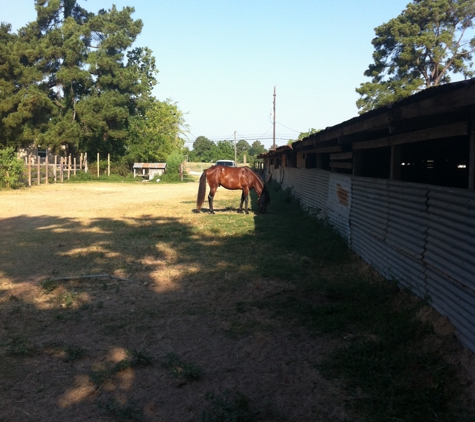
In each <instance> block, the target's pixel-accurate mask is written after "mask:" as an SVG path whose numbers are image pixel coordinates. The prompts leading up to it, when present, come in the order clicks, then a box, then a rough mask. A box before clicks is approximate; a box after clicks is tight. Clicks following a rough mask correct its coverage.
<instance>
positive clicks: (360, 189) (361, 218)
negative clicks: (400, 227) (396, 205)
mask: <svg viewBox="0 0 475 422" xmlns="http://www.w3.org/2000/svg"><path fill="white" fill-rule="evenodd" d="M387 185H388V182H387V180H379V179H368V178H357V177H355V178H353V186H352V204H351V212H350V224H351V226H357V227H359V228H361V229H362V230H364V231H366V232H367V233H369V234H370V235H371V236H373V237H374V238H376V239H379V240H384V239H385V238H386V230H387V225H388V214H389V200H388V186H387Z"/></svg>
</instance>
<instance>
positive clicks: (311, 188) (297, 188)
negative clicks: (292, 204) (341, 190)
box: [282, 167, 329, 216]
mask: <svg viewBox="0 0 475 422" xmlns="http://www.w3.org/2000/svg"><path fill="white" fill-rule="evenodd" d="M328 177H329V172H326V171H322V170H317V169H296V168H291V167H285V168H284V177H283V182H282V187H284V188H291V189H292V192H293V194H294V195H295V196H296V197H297V198H299V199H300V201H301V203H302V205H303V206H304V207H306V208H314V209H315V210H320V211H321V214H320V215H322V216H325V215H326V202H327V196H328Z"/></svg>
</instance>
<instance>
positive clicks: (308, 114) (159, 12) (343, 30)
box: [0, 0, 409, 147]
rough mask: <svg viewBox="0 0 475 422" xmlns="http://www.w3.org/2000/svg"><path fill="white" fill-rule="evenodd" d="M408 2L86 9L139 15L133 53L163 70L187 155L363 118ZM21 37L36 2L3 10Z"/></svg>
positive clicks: (95, 5)
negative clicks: (391, 29)
mask: <svg viewBox="0 0 475 422" xmlns="http://www.w3.org/2000/svg"><path fill="white" fill-rule="evenodd" d="M407 3H409V0H391V1H387V0H360V1H358V2H355V1H354V0H333V1H330V0H292V1H290V0H279V1H275V0H273V1H270V0H239V1H232V0H224V1H223V0H201V1H196V0H195V1H192V0H166V1H165V0H142V1H137V0H135V1H131V0H116V1H107V0H89V1H84V0H79V4H80V5H81V6H82V7H84V8H86V9H87V10H89V11H92V12H97V11H98V10H99V9H101V8H105V9H108V8H110V7H111V5H112V4H115V5H116V6H117V7H118V8H119V9H122V8H123V7H125V6H133V7H134V8H135V13H134V15H133V17H134V18H135V19H141V20H142V21H143V23H144V28H143V31H142V34H141V35H140V36H139V37H138V39H137V41H136V43H135V46H148V47H150V48H151V49H152V51H153V52H154V55H155V57H156V61H157V67H158V69H159V71H160V73H159V74H158V81H159V84H158V86H157V87H156V88H155V92H154V93H155V96H156V97H157V98H158V99H160V100H164V99H167V98H169V99H172V100H173V101H176V102H177V103H178V107H179V108H180V109H181V110H182V111H183V112H184V113H185V118H186V122H187V124H188V125H189V134H188V135H187V136H188V140H189V143H187V146H189V147H191V146H192V143H193V141H194V140H195V139H196V137H198V136H200V135H203V136H206V137H208V138H210V139H212V140H223V139H233V138H234V131H236V132H237V139H246V140H247V141H248V142H250V143H252V142H253V141H255V140H260V141H261V142H262V143H263V144H264V145H265V146H266V147H270V146H271V145H272V116H271V111H272V104H273V91H274V86H275V87H276V91H277V96H276V121H277V124H276V138H277V140H276V144H277V145H284V144H286V143H287V140H288V139H296V138H297V136H298V134H299V132H304V131H307V130H308V129H309V128H316V129H323V128H325V127H327V126H333V125H336V124H338V123H341V122H343V121H345V120H348V119H351V118H353V117H355V116H357V115H358V110H357V108H356V105H355V102H356V100H357V99H358V95H357V94H356V92H355V88H356V87H358V86H359V85H360V84H361V83H362V82H366V81H368V78H366V77H364V76H363V72H364V71H365V70H366V68H367V67H368V65H369V64H370V63H371V62H372V58H371V55H372V53H373V47H372V44H371V40H372V39H373V37H374V28H375V27H377V26H379V25H381V24H382V23H384V22H387V21H388V20H390V19H391V18H393V17H396V16H397V15H398V14H399V13H400V12H401V11H402V10H403V9H404V8H405V6H406V5H407ZM0 10H1V17H0V20H1V21H4V22H8V23H11V24H12V26H13V28H14V29H15V30H16V29H18V28H20V27H21V26H23V25H25V24H26V23H27V22H30V21H32V20H34V19H35V10H34V1H33V0H14V1H12V0H0Z"/></svg>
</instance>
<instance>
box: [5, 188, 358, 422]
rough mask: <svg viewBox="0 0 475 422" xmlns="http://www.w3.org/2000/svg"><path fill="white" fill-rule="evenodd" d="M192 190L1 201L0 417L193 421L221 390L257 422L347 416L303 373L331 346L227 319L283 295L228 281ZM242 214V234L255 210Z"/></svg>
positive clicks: (8, 196) (261, 322)
mask: <svg viewBox="0 0 475 422" xmlns="http://www.w3.org/2000/svg"><path fill="white" fill-rule="evenodd" d="M196 191H197V184H195V183H188V184H185V185H179V186H177V185H163V186H151V185H149V184H145V183H144V184H142V185H127V184H99V183H98V184H82V185H81V184H77V185H76V184H62V185H60V184H58V185H49V186H41V187H34V188H31V189H28V190H19V191H11V192H8V191H2V192H0V421H23V420H25V421H27V420H28V421H29V420H32V421H85V420H92V421H96V420H116V419H120V418H122V419H124V418H131V419H134V418H135V419H139V418H140V417H142V418H143V419H144V420H150V421H167V422H168V421H169V422H173V421H197V420H200V419H201V417H202V416H201V415H202V412H203V410H206V409H210V408H213V406H214V408H215V409H216V408H219V403H217V402H216V401H215V402H213V401H212V400H210V399H209V398H208V399H207V396H206V395H207V393H210V392H212V393H214V394H215V395H221V394H224V393H225V392H226V391H230V392H234V393H236V392H239V393H242V394H243V395H245V396H246V397H248V398H249V405H250V407H251V409H253V412H255V414H256V415H257V416H258V419H259V420H264V421H265V420H268V421H279V420H285V421H302V422H305V421H343V420H345V418H347V417H349V416H348V415H347V414H346V413H345V410H344V406H343V402H344V400H345V398H344V396H343V395H342V394H341V390H340V386H339V385H338V384H335V383H331V382H329V381H326V380H325V379H322V377H321V376H320V375H319V373H318V371H317V370H316V369H315V367H314V364H315V362H318V361H319V360H320V359H321V357H322V356H324V355H326V354H327V353H328V352H329V351H330V350H332V349H333V348H334V347H335V344H334V343H333V341H334V340H330V339H326V338H313V337H310V336H309V335H308V334H307V333H306V332H305V330H304V329H303V328H302V329H295V330H289V329H287V328H282V327H280V326H278V321H275V320H273V319H271V318H269V317H268V315H267V314H266V313H264V312H263V311H260V310H259V309H253V310H251V311H248V312H245V313H239V312H237V311H236V303H239V302H240V301H246V300H253V299H259V298H261V297H265V296H267V295H269V294H272V292H278V291H279V289H282V286H281V285H280V284H279V282H278V281H272V280H259V279H255V280H243V279H240V278H239V274H237V273H230V272H227V271H226V265H227V263H226V262H221V261H220V257H219V253H218V249H216V248H215V247H214V246H216V244H217V243H219V237H218V235H217V237H216V238H215V239H213V237H210V236H208V237H207V238H206V239H202V238H200V236H199V229H200V227H201V226H202V225H203V221H204V220H203V219H205V218H210V217H211V218H212V216H208V215H206V214H204V213H201V214H195V213H193V212H192V210H193V209H194V207H195V198H196ZM239 194H240V193H236V192H228V191H224V190H220V191H219V196H218V195H217V202H218V201H219V198H226V197H227V196H229V198H231V197H232V198H236V206H237V202H238V198H239ZM242 218H243V220H242V221H243V224H249V226H250V227H252V221H253V218H254V217H253V215H252V213H251V214H249V215H247V216H246V215H243V216H242ZM224 235H225V233H224ZM184 237H186V238H187V239H189V241H188V243H191V245H190V244H188V245H184V244H183V243H182V242H180V239H183V238H184ZM211 261H212V262H213V263H214V264H215V265H216V271H215V272H214V273H213V272H212V271H210V269H209V268H206V267H205V265H207V264H208V263H209V262H211ZM243 265H245V263H244V264H243ZM106 274H110V275H112V276H113V277H115V278H110V277H93V278H87V276H91V275H92V276H94V275H106ZM203 274H205V275H203ZM85 276H86V277H85ZM65 277H72V278H71V279H65V280H56V281H54V280H53V279H55V278H56V279H57V278H65ZM81 277H82V278H81ZM229 394H230V397H231V398H233V397H234V398H236V397H237V398H239V396H232V393H229ZM213 403H214V404H213ZM236 403H237V404H236V412H238V410H239V405H238V404H239V400H238V401H237V402H236ZM244 407H245V406H244ZM208 414H210V413H208ZM236 414H237V413H236Z"/></svg>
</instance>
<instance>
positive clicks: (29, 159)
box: [28, 154, 31, 188]
mask: <svg viewBox="0 0 475 422" xmlns="http://www.w3.org/2000/svg"><path fill="white" fill-rule="evenodd" d="M28 186H29V187H30V188H31V154H28Z"/></svg>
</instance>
